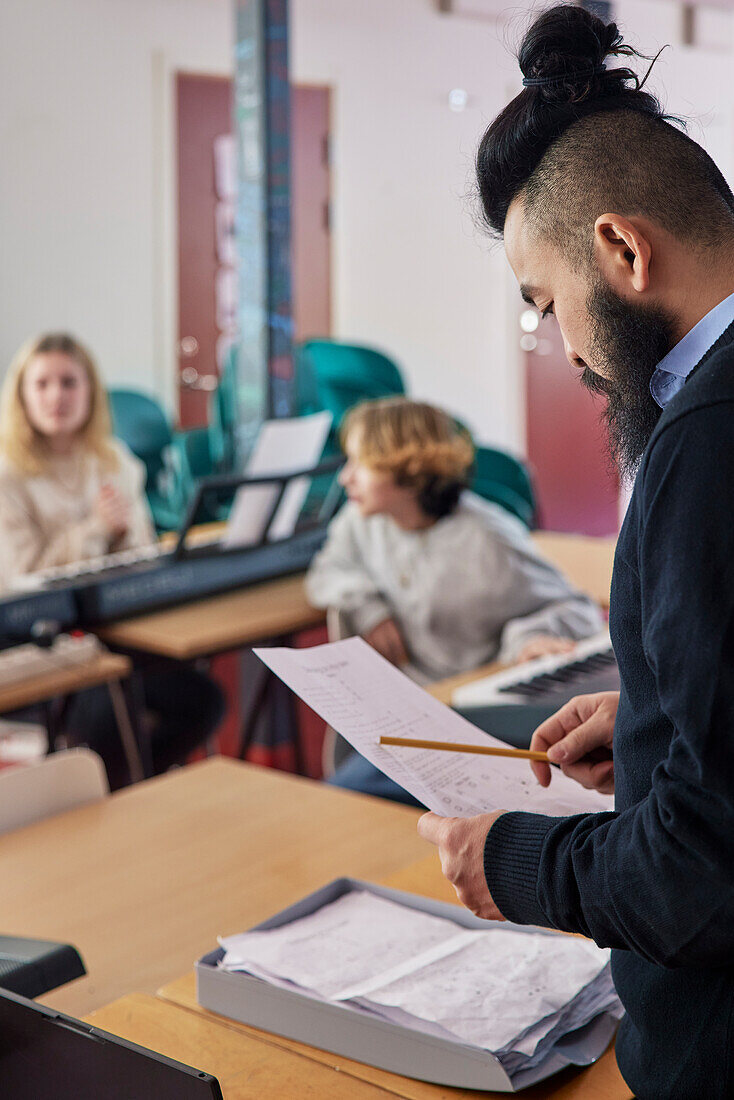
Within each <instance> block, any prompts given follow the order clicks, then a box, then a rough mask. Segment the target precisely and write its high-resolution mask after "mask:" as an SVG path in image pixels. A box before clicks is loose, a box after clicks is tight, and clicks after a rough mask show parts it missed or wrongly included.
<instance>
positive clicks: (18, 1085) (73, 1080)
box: [0, 990, 222, 1100]
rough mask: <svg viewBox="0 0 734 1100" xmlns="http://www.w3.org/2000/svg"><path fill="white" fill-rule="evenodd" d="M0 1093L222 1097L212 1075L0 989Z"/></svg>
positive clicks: (57, 1099) (70, 1097)
mask: <svg viewBox="0 0 734 1100" xmlns="http://www.w3.org/2000/svg"><path fill="white" fill-rule="evenodd" d="M0 1095H2V1096H7V1097H11V1096H12V1097H13V1100H45V1098H46V1097H48V1098H49V1100H50V1098H53V1100H87V1098H89V1100H97V1098H99V1097H104V1098H105V1100H131V1098H133V1097H135V1098H137V1097H141V1098H143V1097H145V1098H147V1097H151V1098H152V1097H155V1100H222V1091H221V1089H220V1087H219V1083H218V1081H217V1079H216V1078H215V1077H212V1076H211V1075H210V1074H208V1073H202V1072H200V1071H199V1070H196V1069H192V1068H191V1067H190V1066H185V1065H183V1063H181V1062H174V1061H173V1059H171V1058H165V1057H164V1056H163V1055H162V1054H156V1053H155V1052H154V1051H152V1050H146V1049H145V1048H144V1047H139V1046H136V1045H135V1043H129V1042H127V1041H126V1040H125V1039H120V1038H118V1037H117V1036H116V1035H109V1034H108V1033H107V1032H105V1031H100V1030H99V1029H98V1028H94V1027H90V1026H89V1025H88V1024H84V1023H82V1022H81V1021H80V1020H75V1019H73V1018H72V1017H71V1016H64V1015H62V1014H61V1013H59V1012H54V1011H53V1010H51V1009H48V1008H44V1007H43V1006H42V1005H37V1004H35V1002H34V1001H29V1000H27V999H26V998H25V997H20V996H18V995H17V994H15V993H9V992H7V991H6V990H0Z"/></svg>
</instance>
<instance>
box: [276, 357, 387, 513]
mask: <svg viewBox="0 0 734 1100" xmlns="http://www.w3.org/2000/svg"><path fill="white" fill-rule="evenodd" d="M295 356H296V358H295V367H296V406H297V410H298V413H299V415H305V414H307V413H312V412H321V411H322V410H327V411H328V412H330V413H331V415H332V417H333V425H332V429H331V432H330V433H329V438H328V440H327V443H326V446H325V448H324V458H331V457H333V456H335V455H338V454H341V447H340V444H339V425H340V424H341V421H342V419H343V418H344V414H345V413H346V412H347V411H348V410H349V409H351V408H352V407H353V406H354V405H356V404H358V403H359V402H360V401H368V400H374V399H376V398H379V397H393V396H400V395H402V394H404V393H405V383H404V382H403V378H402V375H401V374H400V371H399V370H398V368H397V367H396V366H395V364H394V363H393V361H392V359H388V357H387V356H386V355H383V354H382V352H379V351H376V350H375V349H374V348H369V347H362V346H361V345H357V344H342V343H340V342H338V341H337V340H307V341H306V342H305V343H304V344H301V345H300V347H297V348H296V352H295ZM332 483H333V477H322V478H316V479H315V480H314V482H313V484H312V486H311V490H310V492H309V495H308V498H307V501H306V505H305V511H306V512H307V513H309V512H310V511H318V508H319V506H320V503H321V501H322V500H324V499H325V497H326V494H327V493H328V492H329V489H330V487H331V485H332Z"/></svg>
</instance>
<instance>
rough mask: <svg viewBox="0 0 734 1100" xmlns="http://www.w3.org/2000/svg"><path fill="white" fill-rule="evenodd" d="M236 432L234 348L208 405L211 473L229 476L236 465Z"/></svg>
mask: <svg viewBox="0 0 734 1100" xmlns="http://www.w3.org/2000/svg"><path fill="white" fill-rule="evenodd" d="M236 429H237V347H236V346H233V347H231V348H230V349H229V351H228V352H227V355H226V358H225V360H224V366H223V368H222V373H221V374H220V376H219V383H218V385H217V388H216V389H215V390H214V392H213V393H212V395H211V400H210V403H209V427H208V429H207V431H208V435H209V453H210V459H211V463H212V469H211V471H210V472H211V473H214V472H216V473H228V472H229V471H230V470H232V469H233V468H234V462H235V431H236Z"/></svg>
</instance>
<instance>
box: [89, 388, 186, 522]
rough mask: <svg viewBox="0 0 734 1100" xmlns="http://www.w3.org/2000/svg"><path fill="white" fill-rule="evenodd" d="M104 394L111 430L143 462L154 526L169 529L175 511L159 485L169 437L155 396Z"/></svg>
mask: <svg viewBox="0 0 734 1100" xmlns="http://www.w3.org/2000/svg"><path fill="white" fill-rule="evenodd" d="M107 396H108V399H109V404H110V414H111V416H112V430H113V432H114V434H115V435H116V436H118V438H119V439H122V440H123V442H124V443H126V444H127V445H128V447H129V448H130V450H131V451H132V452H133V454H134V455H137V457H138V458H139V459H140V460H141V462H143V463H144V465H145V492H146V495H147V497H148V504H149V505H150V510H151V512H152V513H153V519H154V521H155V524H156V527H157V528H158V529H159V530H169V529H170V528H171V527H175V526H176V521H177V519H178V511H177V509H176V508H175V507H173V506H172V504H171V502H170V501H169V500H168V498H167V495H166V493H165V491H163V490H162V489H161V487H160V486H161V482H162V481H164V480H165V475H164V471H165V465H166V450H167V448H169V447H170V445H171V441H172V432H171V426H170V424H169V423H168V420H167V418H166V414H165V413H164V412H163V409H162V408H161V406H160V405H159V404H158V402H157V401H156V400H155V398H153V397H150V396H149V395H148V394H146V393H140V392H139V391H138V390H126V389H114V390H109V391H108V395H107ZM162 475H164V476H163V477H162Z"/></svg>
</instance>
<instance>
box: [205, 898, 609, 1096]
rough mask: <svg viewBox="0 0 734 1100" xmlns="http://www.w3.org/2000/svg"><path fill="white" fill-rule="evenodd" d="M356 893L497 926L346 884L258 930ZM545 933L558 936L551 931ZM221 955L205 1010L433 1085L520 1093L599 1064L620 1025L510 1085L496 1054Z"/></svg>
mask: <svg viewBox="0 0 734 1100" xmlns="http://www.w3.org/2000/svg"><path fill="white" fill-rule="evenodd" d="M356 890H359V891H367V892H368V893H371V894H373V895H375V896H376V897H380V898H385V899H388V900H390V901H393V902H397V903H399V904H400V905H403V906H407V907H409V908H411V909H414V910H417V911H420V912H423V913H429V914H432V915H434V916H438V917H443V918H445V919H447V920H450V921H452V922H454V923H455V924H456V925H457V932H460V931H461V930H462V929H469V930H479V931H483V932H487V930H488V928H489V929H491V928H492V927H493V926H491V925H488V924H487V922H486V921H481V920H479V919H478V918H477V917H474V916H473V915H472V914H471V913H469V912H468V911H467V910H465V909H462V908H460V907H458V906H456V905H449V904H447V903H445V902H439V901H434V900H433V899H431V898H422V897H418V896H417V895H413V894H407V893H404V892H402V891H399V890H390V889H388V888H387V887H381V886H375V885H373V884H372V883H366V882H360V881H358V880H355V879H350V878H342V879H337V880H335V881H334V882H331V883H329V884H328V885H327V886H325V887H323V888H322V889H321V890H318V891H316V892H315V893H313V894H310V895H309V896H308V897H306V898H303V899H302V900H301V901H299V902H296V904H295V905H292V906H290V907H289V908H288V909H285V910H283V911H282V912H281V913H278V914H277V915H275V916H274V917H271V918H270V919H269V920H267V921H264V922H263V923H262V924H260V925H258V926H257V929H253V930H252V931H255V930H257V931H261V930H262V931H264V930H267V929H272V928H276V927H281V926H283V925H285V924H288V923H290V922H291V921H294V920H299V919H300V918H302V917H305V916H308V915H309V914H312V913H315V912H317V910H319V909H321V908H322V907H324V906H326V905H329V904H330V903H331V902H334V901H336V900H337V899H338V898H340V897H342V896H343V895H344V894H347V893H350V892H352V891H356ZM497 928H499V929H508V928H512V929H513V930H514V931H516V932H520V933H531V934H533V933H535V934H537V932H538V931H539V930H538V929H535V928H520V927H519V926H515V925H508V924H503V925H497ZM541 931H544V930H541ZM489 934H491V931H490V932H489ZM544 934H545V935H548V936H551V937H555V936H557V935H560V933H554V932H548V931H544ZM223 954H224V951H223V950H222V949H221V948H220V949H218V950H217V951H212V952H210V953H209V954H207V955H205V956H204V957H203V958H202V959H200V960H199V961H198V962H197V963H196V985H197V998H198V1001H199V1003H200V1004H201V1005H202V1006H203V1007H204V1008H209V1009H211V1010H213V1011H214V1012H218V1013H221V1014H222V1015H224V1016H229V1017H231V1018H232V1019H236V1020H239V1021H241V1022H242V1023H245V1024H249V1025H251V1026H253V1027H257V1028H262V1029H263V1030H265V1031H270V1032H273V1033H274V1034H277V1035H283V1036H285V1037H287V1038H289V1039H295V1040H298V1041H300V1042H304V1043H308V1044H309V1045H311V1046H315V1047H319V1048H320V1049H322V1050H329V1051H332V1052H333V1053H336V1054H341V1055H344V1056H346V1057H348V1058H353V1059H355V1060H356V1061H359V1062H365V1063H367V1064H369V1065H372V1066H377V1067H379V1068H380V1069H385V1070H388V1071H390V1072H393V1073H399V1074H403V1075H404V1076H408V1077H414V1078H417V1079H419V1080H424V1081H431V1082H433V1083H435V1084H441V1085H449V1086H454V1087H459V1088H470V1089H484V1090H493V1091H496V1092H507V1093H512V1092H517V1091H519V1090H520V1089H522V1088H525V1087H527V1086H529V1085H531V1084H533V1083H535V1082H536V1081H540V1080H544V1079H545V1078H547V1077H549V1076H550V1075H551V1074H553V1073H555V1072H557V1071H558V1070H560V1069H563V1068H565V1067H566V1066H567V1065H569V1064H577V1065H588V1064H590V1063H591V1062H594V1061H596V1059H597V1058H599V1057H600V1056H601V1054H602V1053H603V1052H604V1050H605V1049H606V1047H607V1046H608V1044H609V1042H610V1041H611V1039H612V1037H613V1035H614V1031H615V1029H616V1024H617V1021H616V1019H615V1018H614V1017H613V1015H611V1014H609V1013H603V1014H601V1015H599V1016H597V1017H596V1018H595V1019H594V1020H592V1022H591V1023H589V1024H588V1025H587V1026H586V1027H583V1028H580V1029H579V1030H577V1031H575V1032H574V1033H573V1034H571V1035H569V1036H567V1037H566V1038H565V1039H563V1040H562V1041H561V1042H560V1043H559V1044H557V1045H556V1046H555V1047H554V1050H553V1052H552V1054H551V1055H550V1056H549V1057H548V1058H547V1059H545V1060H544V1061H543V1063H542V1064H541V1065H539V1066H536V1067H535V1068H533V1069H529V1070H525V1071H521V1072H519V1073H515V1074H514V1075H513V1077H512V1079H511V1078H510V1077H509V1076H508V1073H507V1072H506V1071H505V1068H504V1067H503V1065H502V1064H501V1063H500V1061H499V1060H498V1059H497V1058H496V1057H495V1056H494V1055H493V1054H492V1053H490V1051H488V1050H482V1049H480V1048H479V1047H477V1046H473V1045H470V1044H468V1043H463V1042H461V1041H458V1040H455V1039H452V1038H450V1037H449V1038H446V1037H443V1036H442V1035H441V1034H440V1031H441V1029H440V1028H438V1029H436V1032H437V1033H436V1034H431V1030H430V1028H429V1029H428V1030H427V1031H421V1030H415V1029H414V1028H412V1027H410V1026H404V1025H403V1024H402V1023H401V1022H399V1020H390V1019H385V1018H381V1017H380V1016H376V1015H375V1016H372V1015H369V1014H367V1015H365V1014H364V1013H362V1012H359V1011H358V1010H356V1009H354V1008H353V1007H351V1006H350V1005H349V1004H343V1003H338V1004H337V1003H334V1002H332V1001H328V1000H325V999H323V998H320V997H318V996H316V995H311V994H309V993H308V992H307V991H305V990H303V989H301V988H298V987H288V984H287V983H280V984H271V983H270V982H267V981H264V980H262V979H260V978H257V977H254V976H253V975H252V974H248V973H243V972H230V971H227V970H224V969H222V968H221V967H219V966H218V962H219V961H220V960H221V958H222V956H223Z"/></svg>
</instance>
